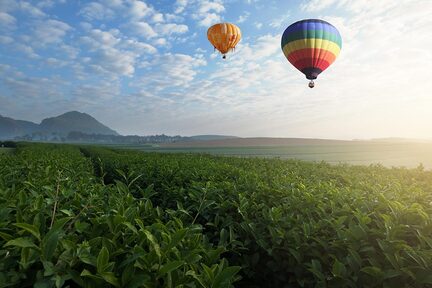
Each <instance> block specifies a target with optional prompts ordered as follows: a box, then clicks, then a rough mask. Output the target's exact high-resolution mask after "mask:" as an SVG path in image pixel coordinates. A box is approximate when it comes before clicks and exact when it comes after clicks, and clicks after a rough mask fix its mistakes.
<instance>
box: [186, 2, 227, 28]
mask: <svg viewBox="0 0 432 288" xmlns="http://www.w3.org/2000/svg"><path fill="white" fill-rule="evenodd" d="M224 11H225V7H224V5H223V2H222V1H219V0H214V1H211V0H203V1H199V2H198V6H197V7H196V9H195V12H194V13H193V14H192V17H193V18H194V19H196V20H198V24H199V25H201V26H210V25H212V24H215V23H217V22H220V21H221V16H220V13H222V12H224Z"/></svg>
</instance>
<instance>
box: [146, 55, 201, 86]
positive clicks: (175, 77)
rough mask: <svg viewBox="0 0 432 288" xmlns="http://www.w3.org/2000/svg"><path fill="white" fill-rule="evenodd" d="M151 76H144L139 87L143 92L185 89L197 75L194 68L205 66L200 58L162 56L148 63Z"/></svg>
mask: <svg viewBox="0 0 432 288" xmlns="http://www.w3.org/2000/svg"><path fill="white" fill-rule="evenodd" d="M150 65H151V66H150V67H151V69H152V70H151V71H152V72H151V74H148V75H146V76H145V77H144V78H143V79H141V81H139V86H140V87H142V89H143V90H150V91H155V93H157V92H158V91H163V90H164V89H171V88H174V87H177V88H186V87H189V85H190V83H191V81H193V80H194V78H195V76H196V75H197V71H196V70H195V69H196V68H198V67H200V66H203V65H206V61H205V60H204V59H202V58H198V57H192V56H189V55H186V54H171V53H167V54H163V55H160V56H158V57H155V58H154V59H153V60H152V61H151V62H150Z"/></svg>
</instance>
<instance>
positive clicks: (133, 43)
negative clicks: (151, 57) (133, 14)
mask: <svg viewBox="0 0 432 288" xmlns="http://www.w3.org/2000/svg"><path fill="white" fill-rule="evenodd" d="M121 47H123V48H124V49H129V50H132V51H134V52H136V53H138V54H144V53H145V54H155V53H156V52H157V49H156V48H155V47H153V46H152V45H150V44H147V43H143V42H139V41H137V40H132V39H128V40H126V41H123V42H122V44H121Z"/></svg>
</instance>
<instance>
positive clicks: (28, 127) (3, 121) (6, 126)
mask: <svg viewBox="0 0 432 288" xmlns="http://www.w3.org/2000/svg"><path fill="white" fill-rule="evenodd" d="M38 129H39V125H38V124H36V123H33V122H30V121H23V120H15V119H12V118H9V117H3V116H1V115H0V139H12V138H14V137H15V136H19V135H26V134H31V133H33V132H35V131H37V130H38Z"/></svg>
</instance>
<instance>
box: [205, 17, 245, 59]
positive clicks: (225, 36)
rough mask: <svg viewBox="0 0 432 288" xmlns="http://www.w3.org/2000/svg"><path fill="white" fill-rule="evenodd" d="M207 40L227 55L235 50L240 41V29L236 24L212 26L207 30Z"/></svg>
mask: <svg viewBox="0 0 432 288" xmlns="http://www.w3.org/2000/svg"><path fill="white" fill-rule="evenodd" d="M207 38H208V40H209V41H210V43H211V44H212V45H213V47H215V48H216V49H217V50H219V52H220V53H222V54H224V55H225V54H226V53H228V52H229V51H231V50H232V49H234V48H235V46H236V45H237V43H238V42H239V41H240V39H241V31H240V28H239V27H237V26H236V25H234V24H231V23H219V24H215V25H213V26H211V27H210V28H209V29H208V30H207Z"/></svg>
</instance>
